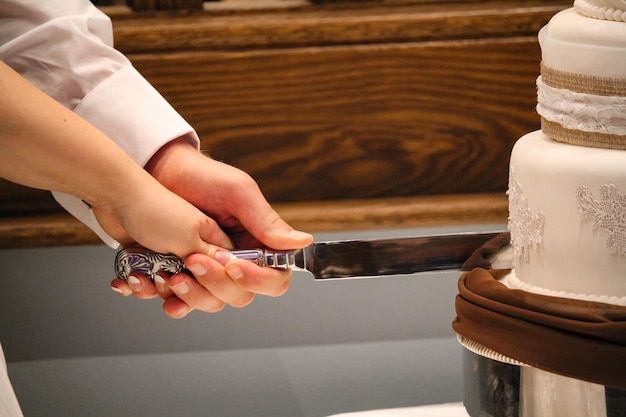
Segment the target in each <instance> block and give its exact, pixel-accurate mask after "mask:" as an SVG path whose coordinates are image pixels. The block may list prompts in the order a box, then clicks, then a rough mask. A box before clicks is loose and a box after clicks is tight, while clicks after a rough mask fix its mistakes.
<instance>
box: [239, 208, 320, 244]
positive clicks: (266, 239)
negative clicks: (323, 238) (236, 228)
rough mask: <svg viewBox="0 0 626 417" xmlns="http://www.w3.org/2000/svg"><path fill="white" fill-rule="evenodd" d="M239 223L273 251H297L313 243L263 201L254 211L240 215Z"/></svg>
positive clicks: (247, 211)
mask: <svg viewBox="0 0 626 417" xmlns="http://www.w3.org/2000/svg"><path fill="white" fill-rule="evenodd" d="M239 221H241V224H242V225H243V226H244V227H245V228H246V229H247V230H248V232H250V234H252V235H253V236H254V237H255V238H256V239H258V240H259V241H260V242H262V243H263V244H264V245H266V246H267V247H270V248H273V249H297V248H302V247H305V246H307V245H309V244H310V243H311V242H313V235H311V234H309V233H306V232H302V231H299V230H295V229H294V228H293V227H291V226H290V225H289V224H287V222H285V221H284V220H283V219H282V218H281V217H280V215H279V214H278V213H277V212H276V211H275V210H273V209H272V208H271V207H270V205H269V203H267V202H266V201H265V199H262V203H259V204H257V208H256V210H246V211H245V212H244V213H242V214H240V215H239Z"/></svg>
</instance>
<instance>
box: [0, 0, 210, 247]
mask: <svg viewBox="0 0 626 417" xmlns="http://www.w3.org/2000/svg"><path fill="white" fill-rule="evenodd" d="M0 59H1V60H3V61H4V62H5V63H6V64H7V65H9V66H11V67H12V68H13V69H14V70H16V71H17V72H18V73H20V74H21V75H22V76H24V77H25V78H26V79H28V80H29V81H30V82H32V83H33V84H35V85H36V86H37V87H38V88H40V89H41V90H43V91H44V92H45V93H47V94H48V95H50V96H51V97H53V98H54V99H55V100H57V101H58V102H60V103H61V104H63V105H64V106H66V107H68V108H69V109H71V110H73V111H74V112H75V113H77V114H78V115H80V116H81V117H83V118H84V119H86V120H87V121H89V122H90V123H91V124H92V125H94V126H95V127H96V128H98V129H100V130H101V131H102V132H103V133H104V134H106V135H107V136H108V137H110V138H111V139H113V140H114V141H115V142H116V143H117V144H118V145H119V146H120V147H121V148H122V149H124V151H125V152H126V153H127V154H128V155H129V156H130V157H131V158H132V159H134V160H135V161H136V162H137V163H139V164H140V165H141V166H143V165H145V164H146V163H147V162H148V161H149V159H150V158H151V157H152V155H154V153H155V152H156V151H157V150H158V149H160V148H161V147H162V146H163V145H165V144H166V143H168V142H169V141H171V140H173V139H175V138H178V137H181V136H185V137H187V139H188V140H189V141H190V142H191V143H192V144H194V145H195V146H196V147H198V146H199V139H198V137H197V135H196V133H195V132H194V130H193V129H192V127H191V126H190V125H189V124H188V123H187V122H186V121H185V120H184V119H183V118H182V117H181V116H180V115H179V114H178V113H177V112H176V111H175V110H174V109H173V108H172V107H171V106H170V105H169V104H168V103H167V102H166V101H165V99H164V98H163V97H162V96H161V95H160V94H159V93H158V92H157V91H156V90H155V89H154V88H153V87H152V86H151V85H150V84H149V83H148V82H147V81H146V80H145V79H144V78H143V77H142V76H141V75H140V74H139V72H137V70H136V69H135V68H134V67H133V66H132V65H131V63H130V62H129V61H128V59H127V58H126V57H125V56H124V55H122V54H121V53H120V52H119V51H117V50H115V49H114V48H113V32H112V25H111V20H110V19H109V18H108V17H107V16H106V15H104V14H103V13H102V12H100V11H99V10H98V9H97V8H96V7H94V6H93V5H92V4H91V2H89V1H88V0H45V1H42V0H0ZM33 111H36V109H33ZM53 194H54V196H55V198H56V199H57V201H59V203H60V204H61V205H62V206H63V207H64V208H65V209H66V210H68V211H69V212H70V213H72V214H73V215H74V216H76V217H77V218H78V219H79V220H81V221H82V222H83V223H85V224H86V225H88V226H89V227H90V228H91V229H92V230H94V232H96V233H97V234H98V235H99V236H100V237H101V238H102V239H103V240H104V241H105V243H107V244H108V245H110V246H113V247H115V246H117V242H115V241H114V240H113V239H112V238H111V237H109V236H108V235H107V234H106V233H105V232H104V231H103V230H102V229H101V228H100V226H99V224H98V222H97V221H96V219H95V217H94V215H93V213H92V211H91V210H90V208H89V207H88V206H87V205H86V204H85V203H83V202H82V201H80V200H78V199H76V198H74V197H73V196H69V195H66V194H62V193H56V192H55V193H53Z"/></svg>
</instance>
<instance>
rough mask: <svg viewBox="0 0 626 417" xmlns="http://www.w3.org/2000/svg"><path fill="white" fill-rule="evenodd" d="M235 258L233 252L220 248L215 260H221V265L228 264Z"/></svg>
mask: <svg viewBox="0 0 626 417" xmlns="http://www.w3.org/2000/svg"><path fill="white" fill-rule="evenodd" d="M233 258H234V256H233V254H232V253H230V252H228V251H225V250H219V251H217V252H215V260H216V261H217V262H219V263H220V264H221V265H226V264H227V263H228V262H229V261H230V260H231V259H233Z"/></svg>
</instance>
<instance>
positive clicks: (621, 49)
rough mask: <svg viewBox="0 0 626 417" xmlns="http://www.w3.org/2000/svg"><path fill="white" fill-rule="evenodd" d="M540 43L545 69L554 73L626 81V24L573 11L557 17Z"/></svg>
mask: <svg viewBox="0 0 626 417" xmlns="http://www.w3.org/2000/svg"><path fill="white" fill-rule="evenodd" d="M588 1H589V0H583V2H588ZM614 2H615V3H625V1H622V0H619V1H614ZM577 3H578V2H577ZM607 3H608V1H607ZM539 43H540V45H541V55H542V61H543V65H544V66H546V67H549V68H551V69H553V70H558V71H564V72H568V73H573V74H579V75H586V76H593V77H607V78H616V79H623V78H625V74H626V22H622V21H607V20H599V19H596V18H591V17H587V16H585V15H583V14H582V13H581V12H579V11H578V10H577V9H576V8H569V9H566V10H564V11H562V12H560V13H557V14H556V15H555V16H554V17H553V18H552V19H551V20H550V22H549V24H548V25H546V26H545V27H544V28H543V29H541V31H540V32H539Z"/></svg>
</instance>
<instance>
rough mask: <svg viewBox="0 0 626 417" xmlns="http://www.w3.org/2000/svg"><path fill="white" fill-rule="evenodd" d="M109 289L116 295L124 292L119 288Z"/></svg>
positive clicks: (112, 287)
mask: <svg viewBox="0 0 626 417" xmlns="http://www.w3.org/2000/svg"><path fill="white" fill-rule="evenodd" d="M111 289H112V290H113V291H114V292H116V293H118V294H124V291H122V289H121V288H117V287H114V286H111Z"/></svg>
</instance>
